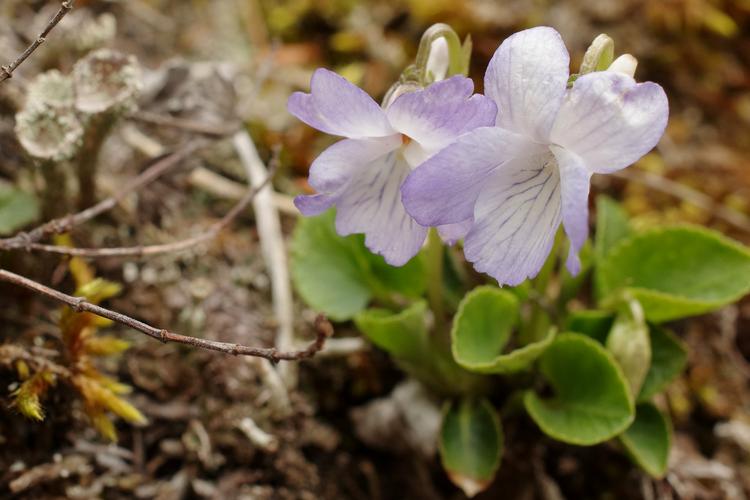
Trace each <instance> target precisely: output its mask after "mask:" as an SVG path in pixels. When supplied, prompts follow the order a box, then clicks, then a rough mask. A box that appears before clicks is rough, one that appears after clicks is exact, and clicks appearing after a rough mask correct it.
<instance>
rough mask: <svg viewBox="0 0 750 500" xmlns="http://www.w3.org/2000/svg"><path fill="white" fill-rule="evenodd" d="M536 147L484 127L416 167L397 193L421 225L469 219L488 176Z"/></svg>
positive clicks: (524, 140)
mask: <svg viewBox="0 0 750 500" xmlns="http://www.w3.org/2000/svg"><path fill="white" fill-rule="evenodd" d="M539 148H540V146H539V145H535V144H533V143H531V142H530V141H529V140H527V139H526V138H524V137H522V136H520V135H518V134H515V133H513V132H508V131H507V130H503V129H501V128H497V127H482V128H478V129H476V130H473V131H471V132H469V133H467V134H465V135H463V136H461V137H460V138H459V139H458V140H456V142H454V143H453V144H451V145H450V146H448V147H447V148H445V149H443V150H442V151H440V152H439V153H437V154H436V155H435V156H433V157H431V158H430V159H429V160H427V161H426V162H424V163H423V164H422V165H421V166H419V167H417V168H416V170H414V171H413V172H412V173H411V175H409V177H408V178H407V179H406V182H405V183H404V185H403V187H402V188H401V193H402V199H403V201H404V205H405V206H406V210H407V211H408V212H409V213H410V214H411V215H412V217H414V218H415V219H416V220H417V221H418V222H419V223H420V224H422V225H425V226H439V225H443V224H454V223H457V222H462V221H465V220H467V219H470V218H471V217H472V216H473V214H474V203H475V202H476V199H477V196H479V192H480V190H481V189H482V186H483V185H484V183H485V181H486V178H487V176H488V175H489V174H490V173H491V172H492V171H493V170H494V169H496V168H498V167H499V166H501V165H503V164H505V163H507V162H508V161H510V160H512V159H514V158H517V157H519V156H521V155H528V154H533V153H534V151H538V150H539Z"/></svg>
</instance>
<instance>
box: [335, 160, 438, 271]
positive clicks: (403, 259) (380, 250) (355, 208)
mask: <svg viewBox="0 0 750 500" xmlns="http://www.w3.org/2000/svg"><path fill="white" fill-rule="evenodd" d="M409 171H410V168H409V165H408V164H407V163H406V162H405V161H404V160H403V159H402V158H401V156H400V155H397V154H396V153H393V152H392V153H388V154H386V155H383V156H382V157H381V158H378V159H376V160H375V161H373V162H371V163H370V164H369V165H367V168H365V169H363V170H362V171H361V173H360V175H358V176H357V177H356V178H353V179H352V181H351V182H350V183H349V184H347V186H346V187H345V188H344V189H343V190H342V191H341V194H340V195H339V197H338V199H337V201H336V207H337V215H336V230H337V232H338V233H339V234H341V235H342V236H345V235H347V234H353V233H364V234H365V245H366V246H367V248H369V249H370V250H371V251H372V252H374V253H377V254H380V255H382V256H383V257H384V258H385V260H386V262H388V263H389V264H391V265H394V266H402V265H404V264H406V263H407V262H408V261H409V259H411V258H412V257H414V255H416V254H417V253H418V252H419V250H420V249H421V248H422V244H423V243H424V239H425V236H426V235H427V228H426V227H424V226H420V225H419V224H417V222H416V221H415V220H414V219H412V218H411V217H410V216H409V214H407V213H406V210H405V209H404V206H403V204H402V203H401V193H400V189H399V188H400V187H401V183H402V182H403V180H404V178H405V177H406V176H407V175H408V173H409Z"/></svg>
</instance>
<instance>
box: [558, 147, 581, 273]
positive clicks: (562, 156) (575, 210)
mask: <svg viewBox="0 0 750 500" xmlns="http://www.w3.org/2000/svg"><path fill="white" fill-rule="evenodd" d="M550 150H551V151H552V153H553V154H554V155H555V159H556V160H557V164H558V166H559V169H560V192H561V198H562V223H563V227H564V228H565V234H567V235H568V239H569V240H570V250H569V251H568V260H567V266H568V270H569V271H570V272H571V274H573V275H576V274H578V272H579V271H580V270H581V261H580V259H579V258H578V252H579V251H580V250H581V247H582V246H583V244H584V243H586V238H588V235H589V187H590V181H591V172H590V171H589V169H588V168H586V164H585V163H584V162H583V160H582V159H581V158H580V157H579V156H578V155H576V154H575V153H571V152H570V151H568V150H566V149H564V148H561V147H559V146H552V147H550Z"/></svg>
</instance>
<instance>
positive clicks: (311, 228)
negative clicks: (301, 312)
mask: <svg viewBox="0 0 750 500" xmlns="http://www.w3.org/2000/svg"><path fill="white" fill-rule="evenodd" d="M334 219H335V212H334V211H333V210H330V211H328V212H326V213H324V214H322V215H319V216H317V217H303V218H301V219H300V220H299V222H298V223H297V227H296V228H295V230H294V235H293V237H292V247H291V254H292V257H291V264H292V280H293V281H294V286H295V288H296V289H297V291H298V292H299V294H300V296H301V297H302V299H303V300H304V301H305V302H306V303H307V304H308V305H310V307H312V308H313V309H316V310H318V311H322V312H324V313H325V314H327V315H328V316H329V317H330V318H331V319H334V320H337V321H343V320H347V319H350V318H352V317H353V316H354V315H355V314H356V313H358V312H359V311H361V310H363V309H364V308H365V307H367V304H368V303H369V302H370V301H371V300H372V299H373V298H374V297H377V298H382V299H383V300H384V301H388V300H390V297H391V294H393V293H396V294H402V295H405V296H408V297H418V296H419V295H421V293H422V292H423V291H424V286H425V278H424V272H423V271H424V269H423V263H422V261H421V259H420V258H419V257H417V258H414V259H412V260H411V261H410V262H409V263H407V264H406V265H405V266H403V267H399V268H396V267H392V266H389V265H388V264H386V262H385V261H384V260H383V258H382V257H380V256H378V255H374V254H372V253H370V251H369V250H367V248H366V247H365V246H364V239H363V237H362V235H353V236H347V237H342V236H339V235H338V234H336V229H335V226H334Z"/></svg>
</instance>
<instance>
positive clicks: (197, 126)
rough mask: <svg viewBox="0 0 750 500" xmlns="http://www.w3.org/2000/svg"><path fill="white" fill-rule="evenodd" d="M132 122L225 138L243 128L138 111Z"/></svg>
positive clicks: (131, 116)
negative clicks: (207, 123)
mask: <svg viewBox="0 0 750 500" xmlns="http://www.w3.org/2000/svg"><path fill="white" fill-rule="evenodd" d="M129 118H130V119H131V120H135V121H139V122H142V123H148V124H151V125H159V126H162V127H171V128H177V129H180V130H184V131H186V132H193V133H196V134H203V135H208V136H214V137H224V136H227V135H232V134H234V133H235V132H237V131H238V130H239V129H241V128H242V124H239V123H238V124H236V125H233V126H226V125H225V126H222V125H206V124H205V123H201V122H198V121H195V120H188V119H185V118H177V117H174V116H168V115H160V114H158V113H151V112H150V111H138V112H137V113H133V114H132V115H130V117H129Z"/></svg>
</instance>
